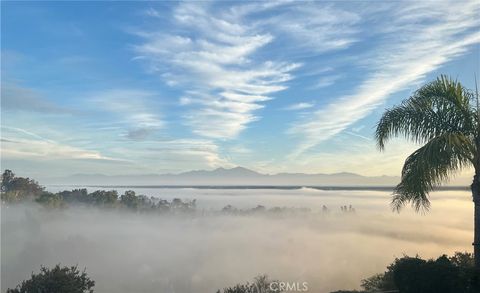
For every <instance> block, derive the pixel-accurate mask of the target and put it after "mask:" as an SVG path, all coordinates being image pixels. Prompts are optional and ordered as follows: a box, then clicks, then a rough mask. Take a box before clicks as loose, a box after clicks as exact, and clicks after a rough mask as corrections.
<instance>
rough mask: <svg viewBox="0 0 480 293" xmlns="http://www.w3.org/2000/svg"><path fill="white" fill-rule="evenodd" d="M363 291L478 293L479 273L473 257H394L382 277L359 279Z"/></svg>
mask: <svg viewBox="0 0 480 293" xmlns="http://www.w3.org/2000/svg"><path fill="white" fill-rule="evenodd" d="M362 288H363V289H365V292H385V291H395V290H398V292H400V293H414V292H415V293H417V292H422V293H478V292H480V272H479V271H478V270H477V269H476V268H475V267H474V261H473V255H472V254H470V253H459V252H457V253H455V255H454V256H452V257H450V258H448V257H447V256H445V255H442V256H440V257H439V258H437V259H436V260H433V259H430V260H424V259H421V258H420V257H418V256H417V257H409V256H404V257H402V258H397V259H395V261H394V262H393V263H392V264H391V265H389V266H388V267H387V270H386V271H385V272H384V273H383V274H377V275H374V276H372V277H370V278H368V279H365V280H362Z"/></svg>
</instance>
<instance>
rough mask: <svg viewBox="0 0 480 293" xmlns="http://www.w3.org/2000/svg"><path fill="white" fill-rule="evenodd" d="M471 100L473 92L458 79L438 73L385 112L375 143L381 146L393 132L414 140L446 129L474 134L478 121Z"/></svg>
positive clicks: (393, 135) (431, 136) (419, 140)
mask: <svg viewBox="0 0 480 293" xmlns="http://www.w3.org/2000/svg"><path fill="white" fill-rule="evenodd" d="M473 100H474V96H473V94H472V93H471V92H470V91H468V90H467V89H465V88H464V87H462V85H461V84H460V83H458V82H456V81H453V80H451V79H448V78H447V77H445V76H441V77H440V78H438V79H437V80H435V81H433V82H431V83H429V84H427V85H425V86H423V87H421V88H420V89H419V90H418V91H416V92H415V93H414V95H412V96H411V97H410V98H409V99H407V100H405V101H404V102H403V103H402V104H401V105H399V106H396V107H394V108H392V109H389V110H387V111H386V112H385V114H384V115H383V116H382V118H381V119H380V121H379V122H378V124H377V129H376V132H375V137H376V140H377V144H378V147H379V148H380V150H383V149H384V148H385V143H386V142H387V141H388V140H389V139H390V138H391V137H395V136H403V137H405V138H407V139H409V140H411V141H414V142H415V143H426V142H428V141H430V140H431V139H433V138H435V137H437V136H439V135H443V134H447V133H456V132H461V133H464V134H465V135H467V136H474V135H475V132H476V128H477V127H478V123H477V119H475V117H476V115H475V113H474V111H472V107H471V103H472V102H473Z"/></svg>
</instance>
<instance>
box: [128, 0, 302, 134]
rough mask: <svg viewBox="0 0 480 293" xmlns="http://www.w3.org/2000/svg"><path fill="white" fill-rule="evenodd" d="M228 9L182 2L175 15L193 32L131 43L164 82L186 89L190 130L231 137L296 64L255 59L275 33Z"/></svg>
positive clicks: (253, 118)
mask: <svg viewBox="0 0 480 293" xmlns="http://www.w3.org/2000/svg"><path fill="white" fill-rule="evenodd" d="M222 12H228V11H227V10H225V11H222ZM230 12H231V11H230ZM227 14H228V13H224V14H223V15H222V13H214V11H213V8H212V7H211V5H210V4H205V3H192V2H190V3H182V4H180V5H179V6H178V7H177V8H176V9H175V10H174V15H173V17H174V19H175V21H176V22H177V24H178V25H179V27H182V28H185V29H188V30H189V31H190V32H195V34H190V33H189V34H188V35H187V34H185V35H182V34H168V33H163V32H162V33H157V32H139V33H138V34H139V35H140V36H142V37H143V38H144V39H145V41H144V43H142V44H141V45H138V46H136V47H135V48H136V51H137V53H138V54H139V55H141V56H142V57H143V56H146V57H147V58H148V60H149V64H148V65H149V67H150V70H151V71H153V72H158V73H160V75H161V76H162V77H163V78H164V80H165V81H166V83H167V84H169V85H171V86H182V87H184V88H185V89H186V92H187V93H186V94H185V95H184V96H183V97H182V98H181V99H180V104H181V105H184V106H189V111H188V114H187V115H185V118H186V123H187V124H188V125H189V126H190V127H191V128H192V131H193V132H194V133H196V134H198V135H201V136H205V137H210V138H216V139H230V138H234V137H236V136H237V135H238V134H239V133H240V132H241V131H242V130H244V129H245V128H246V127H247V125H248V124H249V123H251V122H253V121H257V120H258V119H259V117H258V116H257V115H256V114H255V111H256V110H258V109H260V108H262V107H263V106H264V105H263V104H261V103H262V102H265V101H268V100H270V99H271V98H272V97H271V96H270V95H271V94H272V93H275V92H278V91H282V90H284V89H286V88H287V85H286V82H287V81H289V80H291V79H292V78H293V77H292V75H291V72H292V71H293V70H295V69H296V68H298V67H299V66H300V65H299V64H296V63H289V62H276V61H270V60H261V61H260V60H256V58H254V55H255V54H256V53H257V52H258V51H259V50H260V49H261V48H263V47H265V46H266V45H267V44H269V43H271V42H272V41H273V39H274V38H273V36H272V35H271V34H269V33H265V32H261V31H259V30H256V29H255V28H254V27H252V26H250V25H249V24H248V23H247V22H246V21H245V20H244V19H243V16H242V17H238V15H239V14H238V13H237V14H236V17H238V18H237V19H235V20H233V18H232V17H231V15H230V16H228V15H227ZM192 35H195V36H194V37H193V36H192Z"/></svg>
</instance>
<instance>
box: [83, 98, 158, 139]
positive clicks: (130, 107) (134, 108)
mask: <svg viewBox="0 0 480 293" xmlns="http://www.w3.org/2000/svg"><path fill="white" fill-rule="evenodd" d="M157 99H158V96H156V95H155V94H153V93H151V92H148V91H143V90H131V89H116V90H108V91H103V92H99V93H96V94H93V95H92V96H91V97H90V98H89V99H88V100H87V101H88V102H89V103H93V104H94V105H95V106H96V107H99V108H101V109H103V110H104V111H107V112H110V113H113V114H115V115H116V116H117V118H116V119H118V124H120V125H125V126H124V128H125V129H124V131H125V133H124V136H125V137H127V138H130V139H133V140H142V139H145V138H147V137H148V136H149V135H150V134H152V133H154V132H155V131H157V130H159V129H161V128H163V127H164V124H165V123H164V121H163V120H162V119H161V118H160V115H159V113H158V110H155V107H153V105H155V104H156V102H158V101H156V100H157Z"/></svg>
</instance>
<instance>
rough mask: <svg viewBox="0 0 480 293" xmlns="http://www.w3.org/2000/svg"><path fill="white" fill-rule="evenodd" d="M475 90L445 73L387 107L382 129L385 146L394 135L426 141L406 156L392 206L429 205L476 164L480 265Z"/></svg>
mask: <svg viewBox="0 0 480 293" xmlns="http://www.w3.org/2000/svg"><path fill="white" fill-rule="evenodd" d="M478 99H479V97H478V91H477V94H476V95H475V94H474V93H472V92H471V91H470V90H468V89H466V88H465V87H464V86H463V85H462V84H461V83H460V82H458V81H454V80H452V79H450V78H448V77H446V76H443V75H442V76H440V77H439V78H437V79H436V80H435V81H433V82H430V83H428V84H426V85H424V86H423V87H421V88H420V89H419V90H417V91H416V92H415V93H414V94H413V95H412V96H411V97H410V98H409V99H407V100H405V101H404V102H403V103H402V104H401V105H399V106H396V107H393V108H392V109H389V110H387V111H386V112H385V113H384V114H383V116H382V118H381V119H380V121H379V122H378V125H377V129H376V134H375V135H376V139H377V143H378V146H379V148H380V149H381V150H383V149H384V148H385V143H386V142H387V141H388V140H389V139H390V138H391V137H394V136H403V137H406V138H407V139H410V140H412V141H414V142H416V143H424V146H422V147H421V148H419V149H418V150H416V151H415V152H414V153H413V154H411V155H410V156H409V157H408V158H407V159H406V161H405V164H404V166H403V170H402V178H401V182H400V183H399V184H398V185H397V187H396V188H395V191H394V195H393V200H392V206H393V208H394V209H396V210H399V209H400V208H401V207H402V206H403V205H405V204H406V203H411V204H412V206H413V207H414V208H415V209H416V210H417V211H418V210H420V209H428V208H429V206H430V201H429V199H428V194H429V192H430V191H432V190H433V189H434V188H435V187H436V186H438V185H439V184H442V183H443V182H445V181H446V180H447V179H448V178H449V177H450V176H451V175H452V174H453V173H456V172H458V171H460V170H462V169H465V168H468V167H473V169H474V170H475V176H474V177H473V183H472V185H471V190H472V195H473V201H474V204H475V236H474V255H475V265H476V267H477V268H479V269H480V106H479V100H478Z"/></svg>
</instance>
